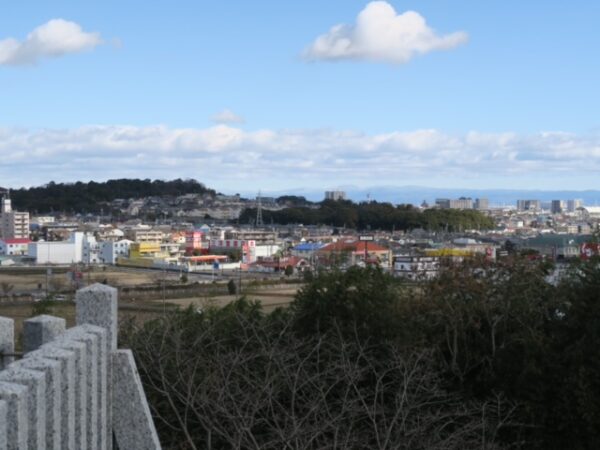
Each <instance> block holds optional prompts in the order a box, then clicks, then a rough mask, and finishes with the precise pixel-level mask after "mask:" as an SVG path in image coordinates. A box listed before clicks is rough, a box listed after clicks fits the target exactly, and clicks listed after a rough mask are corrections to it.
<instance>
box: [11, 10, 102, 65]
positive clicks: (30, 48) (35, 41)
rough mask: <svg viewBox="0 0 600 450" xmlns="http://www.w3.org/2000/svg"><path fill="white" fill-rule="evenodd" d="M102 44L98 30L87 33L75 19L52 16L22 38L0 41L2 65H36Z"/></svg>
mask: <svg viewBox="0 0 600 450" xmlns="http://www.w3.org/2000/svg"><path fill="white" fill-rule="evenodd" d="M101 43H102V39H101V38H100V34H99V33H87V32H85V31H83V29H82V28H81V26H80V25H78V24H77V23H75V22H70V21H68V20H63V19H52V20H50V21H48V22H46V23H45V24H43V25H40V26H39V27H37V28H35V29H34V30H33V31H32V32H31V33H29V34H28V35H27V37H26V38H25V40H23V41H18V40H17V39H14V38H7V39H3V40H0V65H7V66H22V65H31V64H36V63H37V62H38V61H40V60H41V59H43V58H57V57H60V56H64V55H67V54H69V53H79V52H83V51H86V50H91V49H93V48H94V47H96V46H98V45H100V44H101Z"/></svg>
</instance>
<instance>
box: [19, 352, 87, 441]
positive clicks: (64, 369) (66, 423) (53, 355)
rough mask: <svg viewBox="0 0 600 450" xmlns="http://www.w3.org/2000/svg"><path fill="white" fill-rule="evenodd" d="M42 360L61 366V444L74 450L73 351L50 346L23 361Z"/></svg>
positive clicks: (28, 354) (33, 353) (74, 358)
mask: <svg viewBox="0 0 600 450" xmlns="http://www.w3.org/2000/svg"><path fill="white" fill-rule="evenodd" d="M33 358H36V359H37V358H43V359H50V360H53V361H56V362H58V363H59V364H60V366H61V376H60V379H61V385H60V389H61V394H60V395H61V405H60V416H61V439H60V441H61V444H62V448H64V449H65V450H75V363H76V355H75V353H74V352H73V351H70V350H63V349H60V348H57V347H54V346H52V345H44V346H42V347H41V348H40V349H38V350H35V351H33V352H30V353H27V354H25V356H24V360H28V359H33Z"/></svg>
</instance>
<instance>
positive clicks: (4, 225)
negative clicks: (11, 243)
mask: <svg viewBox="0 0 600 450" xmlns="http://www.w3.org/2000/svg"><path fill="white" fill-rule="evenodd" d="M0 237H1V238H2V239H28V238H29V213H28V212H19V211H13V209H12V204H11V201H10V197H9V194H5V195H4V196H3V197H2V205H1V208H0Z"/></svg>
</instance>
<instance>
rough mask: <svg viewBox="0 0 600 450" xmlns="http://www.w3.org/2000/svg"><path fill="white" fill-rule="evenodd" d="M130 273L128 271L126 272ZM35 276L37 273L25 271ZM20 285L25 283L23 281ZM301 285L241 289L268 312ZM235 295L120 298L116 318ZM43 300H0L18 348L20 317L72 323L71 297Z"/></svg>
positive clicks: (140, 317)
mask: <svg viewBox="0 0 600 450" xmlns="http://www.w3.org/2000/svg"><path fill="white" fill-rule="evenodd" d="M127 275H129V274H127ZM27 276H31V277H33V278H34V279H35V277H36V276H38V275H27ZM8 277H14V279H18V280H20V281H22V280H23V278H25V277H26V276H20V275H8V276H6V275H5V278H4V279H8ZM143 277H144V274H141V275H140V276H139V278H138V280H141V279H143ZM22 285H25V283H24V284H22ZM300 286H301V285H285V286H265V287H262V288H261V287H260V286H254V287H252V288H249V289H248V291H244V292H243V295H245V296H246V297H247V298H248V299H250V300H259V301H260V302H261V303H262V305H263V308H264V310H265V312H270V311H272V310H274V309H275V308H277V307H280V306H287V305H288V304H289V303H290V302H291V301H292V300H293V299H294V296H295V294H296V292H297V290H298V288H299V287H300ZM238 297H239V296H237V295H210V294H208V293H207V295H200V296H196V297H185V298H168V299H167V300H166V301H165V302H164V304H163V301H162V300H161V299H148V300H144V299H140V300H136V301H135V302H127V301H119V322H120V323H123V321H125V320H129V319H131V318H133V319H135V320H136V321H138V322H144V321H146V320H150V319H153V318H156V317H159V316H160V315H162V314H163V313H164V311H165V309H166V310H171V309H173V308H178V307H179V308H187V307H188V306H189V305H195V306H196V307H199V308H206V307H208V306H215V307H222V306H225V305H226V304H228V303H230V302H232V301H234V300H236V299H237V298H238ZM43 305H44V303H39V302H38V303H35V302H30V301H21V302H6V301H5V302H0V316H4V317H11V318H13V319H15V335H16V338H17V347H18V348H20V338H21V330H22V327H23V321H24V320H25V319H28V318H30V317H32V316H34V315H38V314H51V315H54V316H58V317H63V318H64V319H66V321H67V326H68V327H71V326H74V325H75V303H73V302H71V301H62V302H51V303H50V304H49V305H48V310H40V309H39V308H40V307H42V306H43Z"/></svg>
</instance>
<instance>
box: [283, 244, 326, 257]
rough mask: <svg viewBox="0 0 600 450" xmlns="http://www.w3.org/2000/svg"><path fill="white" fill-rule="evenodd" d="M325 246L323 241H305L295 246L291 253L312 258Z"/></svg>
mask: <svg viewBox="0 0 600 450" xmlns="http://www.w3.org/2000/svg"><path fill="white" fill-rule="evenodd" d="M324 246H325V244H323V243H322V242H303V243H302V244H298V245H296V246H295V247H293V248H292V250H291V253H292V255H293V256H299V257H301V258H310V257H312V256H313V255H314V254H315V253H316V252H318V251H319V250H320V249H321V248H323V247H324Z"/></svg>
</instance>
